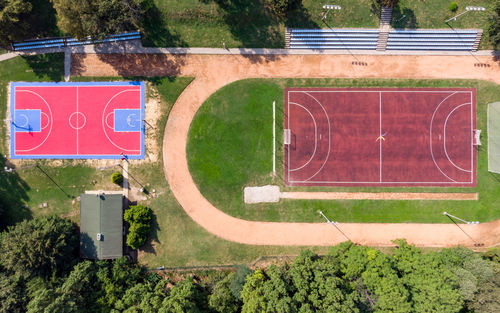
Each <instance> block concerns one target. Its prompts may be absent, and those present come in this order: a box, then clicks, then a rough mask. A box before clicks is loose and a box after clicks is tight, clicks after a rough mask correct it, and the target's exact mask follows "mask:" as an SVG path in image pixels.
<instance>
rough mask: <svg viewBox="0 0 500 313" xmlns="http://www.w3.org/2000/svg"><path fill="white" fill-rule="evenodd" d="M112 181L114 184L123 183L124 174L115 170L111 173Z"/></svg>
mask: <svg viewBox="0 0 500 313" xmlns="http://www.w3.org/2000/svg"><path fill="white" fill-rule="evenodd" d="M111 182H112V183H113V184H117V185H121V184H122V183H123V175H122V173H120V172H114V173H113V174H111Z"/></svg>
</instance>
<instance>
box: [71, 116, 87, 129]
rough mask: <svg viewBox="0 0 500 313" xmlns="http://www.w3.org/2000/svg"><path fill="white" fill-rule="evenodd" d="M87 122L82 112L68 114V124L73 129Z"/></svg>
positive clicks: (81, 126) (79, 127)
mask: <svg viewBox="0 0 500 313" xmlns="http://www.w3.org/2000/svg"><path fill="white" fill-rule="evenodd" d="M86 123H87V118H86V117H85V115H84V114H83V113H82V112H73V113H71V115H70V116H69V126H71V128H73V129H81V128H83V127H84V126H85V124H86Z"/></svg>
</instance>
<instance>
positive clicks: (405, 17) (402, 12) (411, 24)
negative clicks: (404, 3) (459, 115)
mask: <svg viewBox="0 0 500 313" xmlns="http://www.w3.org/2000/svg"><path fill="white" fill-rule="evenodd" d="M391 26H392V27H394V28H411V29H414V28H418V22H417V18H416V17H415V13H414V12H413V10H411V9H409V8H401V7H400V6H399V5H397V6H395V7H394V8H393V9H392V19H391Z"/></svg>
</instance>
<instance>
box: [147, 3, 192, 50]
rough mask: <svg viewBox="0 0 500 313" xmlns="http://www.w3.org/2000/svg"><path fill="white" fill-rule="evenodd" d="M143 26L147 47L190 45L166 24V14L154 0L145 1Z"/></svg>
mask: <svg viewBox="0 0 500 313" xmlns="http://www.w3.org/2000/svg"><path fill="white" fill-rule="evenodd" d="M141 26H142V31H143V33H144V35H145V36H144V38H143V44H144V46H147V47H151V46H153V47H188V44H187V43H186V42H185V41H184V40H182V38H181V36H180V35H179V34H177V33H172V32H171V31H170V30H169V29H168V27H167V25H166V24H165V20H164V14H163V13H162V12H161V11H160V9H158V7H157V6H156V5H155V3H154V2H153V0H148V1H146V2H145V18H144V23H143V25H141Z"/></svg>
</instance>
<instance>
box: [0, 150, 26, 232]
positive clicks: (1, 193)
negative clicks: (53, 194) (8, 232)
mask: <svg viewBox="0 0 500 313" xmlns="http://www.w3.org/2000/svg"><path fill="white" fill-rule="evenodd" d="M5 167H8V168H13V169H15V166H14V165H13V164H10V163H9V162H8V161H7V160H6V159H5V157H4V156H3V155H0V171H1V172H0V231H1V230H3V229H4V228H5V227H6V226H9V225H14V224H16V223H17V222H20V221H22V220H24V219H29V218H31V216H32V215H31V211H30V209H29V208H28V207H27V206H26V204H25V203H26V202H27V201H28V200H29V197H28V193H27V192H28V191H29V190H30V189H31V188H30V187H29V185H28V184H27V183H26V182H25V181H24V180H23V179H22V178H21V177H20V176H19V174H18V173H17V172H15V171H13V172H6V171H4V168H5Z"/></svg>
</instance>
